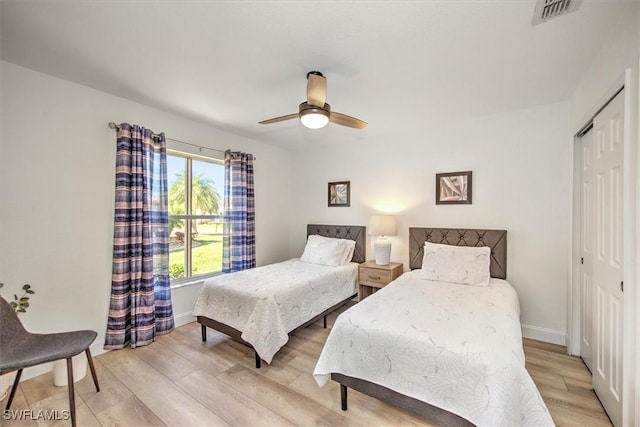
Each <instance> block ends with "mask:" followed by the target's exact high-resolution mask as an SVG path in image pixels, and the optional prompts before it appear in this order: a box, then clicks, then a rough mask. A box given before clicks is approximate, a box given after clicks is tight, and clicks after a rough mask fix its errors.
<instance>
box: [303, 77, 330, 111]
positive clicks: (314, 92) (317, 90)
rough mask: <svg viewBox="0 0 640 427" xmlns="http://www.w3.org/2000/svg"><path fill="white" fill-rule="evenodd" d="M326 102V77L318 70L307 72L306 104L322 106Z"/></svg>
mask: <svg viewBox="0 0 640 427" xmlns="http://www.w3.org/2000/svg"><path fill="white" fill-rule="evenodd" d="M325 102H327V79H326V78H325V77H324V76H323V75H322V73H320V72H319V71H311V72H310V73H308V74H307V104H309V105H314V106H316V107H320V108H322V107H324V103H325Z"/></svg>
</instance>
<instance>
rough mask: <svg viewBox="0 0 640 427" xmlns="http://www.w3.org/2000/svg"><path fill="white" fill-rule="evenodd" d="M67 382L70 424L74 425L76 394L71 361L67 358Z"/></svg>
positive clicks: (73, 426)
mask: <svg viewBox="0 0 640 427" xmlns="http://www.w3.org/2000/svg"><path fill="white" fill-rule="evenodd" d="M67 384H68V387H69V408H70V409H71V426H72V427H76V395H75V390H74V386H73V362H72V361H71V358H70V357H68V358H67Z"/></svg>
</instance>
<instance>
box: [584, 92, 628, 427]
mask: <svg viewBox="0 0 640 427" xmlns="http://www.w3.org/2000/svg"><path fill="white" fill-rule="evenodd" d="M623 93H624V92H620V93H619V94H618V95H617V96H616V97H615V98H614V99H613V100H612V101H611V102H610V103H609V104H608V105H607V106H606V107H605V108H604V109H603V110H602V111H601V112H600V113H599V114H598V115H597V116H596V117H595V118H594V120H593V137H594V147H593V151H594V152H593V155H592V161H593V170H594V180H593V184H594V185H595V200H594V201H593V203H595V227H594V228H595V230H594V231H595V233H592V234H591V235H592V236H593V237H595V240H593V241H592V242H593V243H595V246H594V249H595V251H594V254H593V272H592V276H593V288H594V297H595V334H594V335H595V341H594V347H595V348H594V350H595V353H594V356H593V357H594V358H593V368H594V369H592V371H591V372H592V374H593V388H594V390H595V392H596V393H597V395H598V397H599V398H600V401H601V402H602V405H603V406H604V408H605V409H606V411H607V414H608V415H609V418H611V420H612V421H613V423H614V425H616V426H620V425H622V375H623V369H622V346H623V343H622V337H623V333H622V331H623V324H622V321H623V306H624V304H623V293H622V278H623V272H622V262H623V257H622V247H623V246H622V237H623V229H622V225H623V224H622V161H623V152H622V151H623V130H624V127H623V118H624V114H623V110H624V104H623V100H624V95H623ZM594 234H595V235H594Z"/></svg>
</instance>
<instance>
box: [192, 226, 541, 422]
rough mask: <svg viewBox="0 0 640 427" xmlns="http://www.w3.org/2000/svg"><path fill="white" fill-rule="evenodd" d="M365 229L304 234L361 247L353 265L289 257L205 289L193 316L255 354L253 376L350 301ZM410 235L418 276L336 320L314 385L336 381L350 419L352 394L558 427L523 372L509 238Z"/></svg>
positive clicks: (453, 418)
mask: <svg viewBox="0 0 640 427" xmlns="http://www.w3.org/2000/svg"><path fill="white" fill-rule="evenodd" d="M365 231H366V230H365V228H364V227H343V226H318V225H309V226H308V227H307V235H308V236H312V235H322V236H327V237H332V238H340V239H350V240H356V241H357V244H356V245H355V246H356V249H355V251H354V254H353V258H352V261H353V262H351V263H346V264H344V265H339V266H331V267H327V266H325V265H314V264H308V263H306V262H302V261H301V260H300V259H293V260H289V261H285V262H284V263H278V264H275V265H274V266H265V267H260V268H257V269H254V270H253V272H240V273H234V274H232V275H226V276H227V277H226V278H225V276H219V277H218V278H216V279H210V280H211V281H207V284H206V285H205V287H204V288H203V291H202V293H201V294H200V296H199V297H198V300H197V302H196V308H195V309H194V315H196V316H197V318H198V322H200V323H201V325H202V333H203V340H205V339H206V327H211V328H214V329H216V330H218V331H221V332H223V333H225V334H227V335H229V336H231V337H232V338H234V339H236V340H239V341H240V342H243V343H245V344H247V345H250V346H252V347H253V348H254V350H255V353H256V367H260V359H263V360H266V361H267V362H270V361H271V359H272V357H273V355H274V354H275V353H276V352H277V351H278V349H279V348H280V347H282V346H283V345H284V344H285V343H286V342H287V340H288V334H291V333H294V332H295V331H296V330H298V329H300V328H303V327H305V326H307V325H308V324H310V323H312V322H314V321H316V320H318V319H319V318H321V317H323V316H326V314H327V313H329V312H331V311H333V310H335V309H337V308H338V307H340V306H341V305H343V304H345V303H346V302H347V301H349V300H350V299H352V298H353V296H355V293H356V292H355V289H356V282H357V264H355V263H360V262H364V261H365V256H364V254H365ZM409 234H410V253H409V255H410V259H409V261H410V268H411V270H412V271H411V272H407V273H405V274H403V275H402V276H400V277H399V278H398V279H396V280H395V281H394V282H392V283H390V284H389V285H387V286H386V287H384V288H383V289H381V290H380V291H378V292H376V293H375V294H373V295H372V296H369V297H367V298H366V299H364V300H363V301H361V302H359V303H358V304H357V305H355V306H353V307H351V308H349V309H348V310H346V311H345V312H343V313H342V314H341V315H340V316H339V317H338V318H337V320H336V322H335V324H334V326H333V328H332V331H331V333H330V334H329V337H328V339H327V342H326V343H325V346H324V348H323V350H322V353H321V355H320V358H319V359H318V362H317V365H316V367H315V371H314V377H315V379H316V382H317V383H318V384H319V385H320V386H322V385H324V384H325V383H326V382H327V381H328V380H329V379H332V380H334V381H337V382H338V383H340V390H341V400H342V409H343V410H346V409H347V390H348V388H353V389H355V390H358V391H361V392H363V393H365V394H367V395H370V396H373V397H375V398H378V399H380V400H382V401H386V402H388V403H390V404H392V405H395V406H397V407H400V408H403V409H405V410H407V411H409V412H412V413H415V414H417V415H418V416H420V417H422V418H425V419H427V420H429V421H431V422H435V423H437V424H440V425H447V426H454V425H492V426H493V425H496V426H512V425H532V426H533V425H535V426H540V425H553V421H552V419H551V416H550V415H549V412H548V410H547V408H546V406H545V404H544V402H543V400H542V398H541V396H540V394H539V392H538V390H537V388H536V386H535V384H534V383H533V380H532V379H531V377H530V376H529V374H528V372H527V371H526V369H525V363H524V352H523V348H522V336H521V330H520V321H519V314H520V313H519V303H518V296H517V294H516V292H515V290H514V289H513V288H512V287H511V285H510V284H509V283H508V282H506V280H504V279H505V278H506V257H507V240H506V234H507V233H506V231H503V230H468V229H441V228H410V229H409ZM307 246H309V243H308V244H307ZM461 246H463V247H468V248H453V247H461ZM306 251H307V248H305V252H306ZM442 254H444V255H442ZM304 255H305V254H303V257H302V258H304ZM452 260H453V261H454V263H453V264H452ZM423 262H424V264H425V265H423ZM354 269H355V271H356V273H355V275H354ZM485 269H486V271H484V270H485ZM485 274H486V278H485V277H484V275H485ZM231 276H233V277H231ZM489 276H490V277H489ZM320 277H323V279H320V280H319V281H316V279H318V278H320ZM325 320H326V319H325ZM325 326H326V321H325Z"/></svg>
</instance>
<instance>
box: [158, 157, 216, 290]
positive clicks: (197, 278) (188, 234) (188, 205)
mask: <svg viewBox="0 0 640 427" xmlns="http://www.w3.org/2000/svg"><path fill="white" fill-rule="evenodd" d="M167 156H173V157H180V158H182V159H184V160H185V170H184V174H185V177H184V183H185V211H186V212H192V208H193V205H192V196H193V195H192V193H191V187H192V184H193V160H197V161H201V162H207V163H213V164H216V165H220V166H222V167H223V168H224V160H222V159H217V158H215V157H208V156H203V155H197V154H193V153H189V152H186V151H180V150H176V149H170V148H167ZM167 191H168V188H167ZM220 195H221V196H222V197H221V200H220V201H221V202H222V206H223V208H224V188H223V191H222V192H221V193H220ZM167 213H168V217H169V220H171V219H179V220H181V221H184V231H185V233H184V242H185V243H184V252H185V260H184V271H185V277H181V278H179V279H172V278H171V277H169V283H170V286H171V289H174V288H180V287H183V286H188V285H192V284H197V283H202V282H204V280H206V279H208V278H210V277H214V276H218V275H220V274H222V267H221V268H220V270H216V271H213V272H208V273H203V274H196V275H193V274H192V271H191V270H192V267H193V245H192V244H191V242H192V238H193V227H192V226H191V224H192V223H191V221H194V220H197V219H223V214H222V213H220V214H219V215H197V214H193V213H191V214H189V213H186V214H179V215H171V213H169V212H167ZM223 229H224V221H223ZM170 232H171V230H169V233H170Z"/></svg>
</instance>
